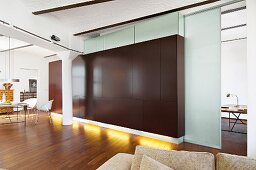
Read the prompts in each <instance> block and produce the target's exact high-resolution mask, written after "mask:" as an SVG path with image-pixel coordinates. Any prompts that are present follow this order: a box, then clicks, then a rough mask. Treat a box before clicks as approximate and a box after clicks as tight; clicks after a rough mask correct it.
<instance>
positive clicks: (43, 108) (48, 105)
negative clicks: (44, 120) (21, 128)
mask: <svg viewBox="0 0 256 170" xmlns="http://www.w3.org/2000/svg"><path fill="white" fill-rule="evenodd" d="M53 101H54V100H50V101H48V102H47V103H45V104H44V105H42V106H41V107H40V108H39V109H38V110H39V111H43V112H47V113H48V116H49V118H50V122H51V123H52V115H51V109H52V103H53ZM37 121H38V120H37Z"/></svg>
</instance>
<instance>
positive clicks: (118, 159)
mask: <svg viewBox="0 0 256 170" xmlns="http://www.w3.org/2000/svg"><path fill="white" fill-rule="evenodd" d="M132 159H133V155H131V154H127V153H118V154H116V155H115V156H113V157H112V158H110V159H109V160H108V161H107V162H105V163H104V164H103V165H101V166H100V167H99V168H98V169H97V170H130V169H131V165H132Z"/></svg>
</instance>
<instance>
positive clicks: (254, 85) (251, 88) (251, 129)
mask: <svg viewBox="0 0 256 170" xmlns="http://www.w3.org/2000/svg"><path fill="white" fill-rule="evenodd" d="M246 3H247V73H248V74H247V76H248V77H247V78H248V125H247V132H248V134H247V155H248V156H249V157H252V158H254V159H256V132H255V131H256V123H255V120H256V75H255V73H256V57H255V56H256V48H255V39H256V20H255V16H256V1H255V0H246Z"/></svg>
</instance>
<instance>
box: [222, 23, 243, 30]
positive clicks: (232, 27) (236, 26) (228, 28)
mask: <svg viewBox="0 0 256 170" xmlns="http://www.w3.org/2000/svg"><path fill="white" fill-rule="evenodd" d="M245 26H246V24H241V25H235V26H231V27H226V28H222V29H221V31H225V30H230V29H234V28H240V27H245Z"/></svg>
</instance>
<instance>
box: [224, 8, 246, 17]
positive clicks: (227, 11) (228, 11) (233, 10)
mask: <svg viewBox="0 0 256 170" xmlns="http://www.w3.org/2000/svg"><path fill="white" fill-rule="evenodd" d="M244 9H246V6H243V7H239V8H234V9H229V10H226V11H222V12H221V14H222V15H223V14H228V13H231V12H236V11H241V10H244Z"/></svg>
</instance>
